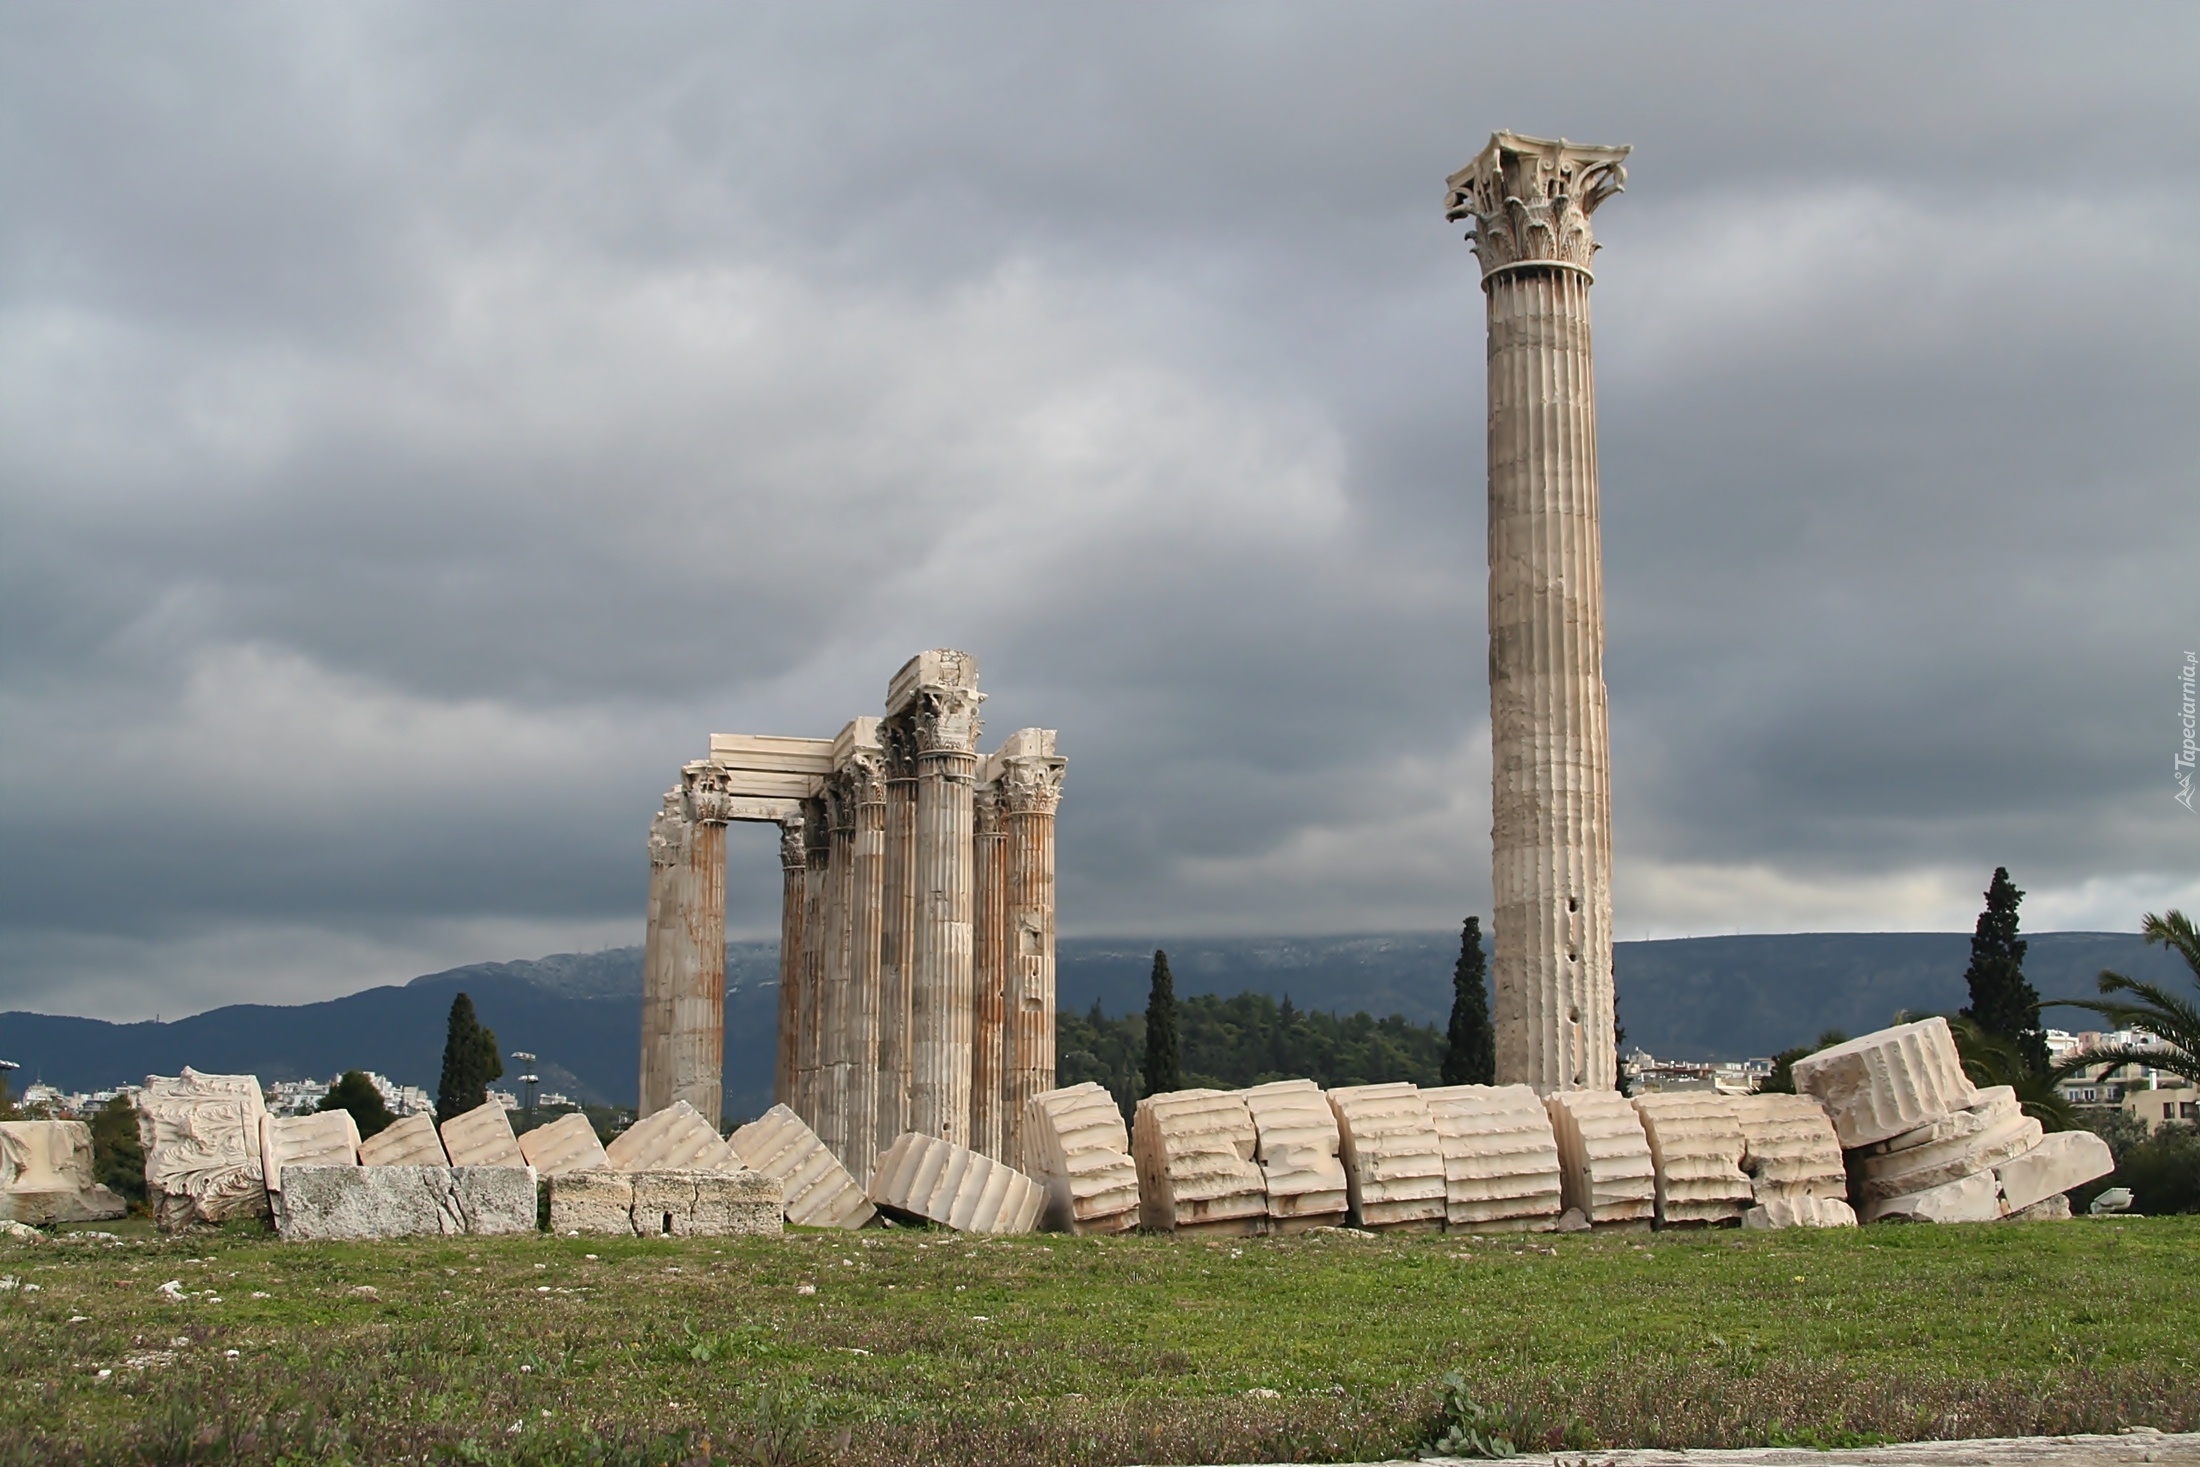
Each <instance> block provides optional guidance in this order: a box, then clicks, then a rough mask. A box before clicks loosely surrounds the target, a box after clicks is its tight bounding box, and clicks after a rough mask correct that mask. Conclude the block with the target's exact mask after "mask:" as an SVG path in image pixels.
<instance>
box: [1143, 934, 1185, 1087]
mask: <svg viewBox="0 0 2200 1467" xmlns="http://www.w3.org/2000/svg"><path fill="white" fill-rule="evenodd" d="M1183 1074H1184V1045H1183V1040H1182V1039H1181V1038H1180V1037H1179V1036H1178V1034H1177V1031H1176V979H1175V978H1173V977H1171V976H1170V974H1169V955H1168V954H1167V953H1165V952H1163V951H1162V950H1161V949H1160V948H1155V949H1154V950H1153V986H1152V987H1151V988H1150V989H1148V990H1147V993H1146V1075H1145V1080H1146V1094H1148V1095H1159V1094H1161V1093H1163V1092H1164V1091H1169V1090H1181V1089H1183V1088H1184V1081H1183Z"/></svg>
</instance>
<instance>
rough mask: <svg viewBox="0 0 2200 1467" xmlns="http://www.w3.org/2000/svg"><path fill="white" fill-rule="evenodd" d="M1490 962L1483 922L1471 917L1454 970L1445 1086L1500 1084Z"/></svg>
mask: <svg viewBox="0 0 2200 1467" xmlns="http://www.w3.org/2000/svg"><path fill="white" fill-rule="evenodd" d="M1488 978H1489V962H1488V960H1487V959H1485V958H1484V957H1483V956H1482V919H1481V918H1480V917H1469V918H1468V919H1467V922H1466V926H1465V927H1464V928H1462V929H1461V931H1460V933H1459V961H1458V962H1457V963H1454V964H1453V965H1452V970H1451V1025H1450V1027H1449V1028H1448V1029H1447V1030H1446V1031H1445V1034H1444V1083H1445V1084H1446V1085H1494V1084H1496V1083H1497V1036H1496V1034H1495V1032H1494V1031H1493V1030H1492V1029H1491V1028H1490V994H1489V983H1488Z"/></svg>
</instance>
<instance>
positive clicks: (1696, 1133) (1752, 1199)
mask: <svg viewBox="0 0 2200 1467" xmlns="http://www.w3.org/2000/svg"><path fill="white" fill-rule="evenodd" d="M1739 1098H1740V1097H1738V1096H1732V1095H1720V1094H1717V1093H1716V1092H1708V1091H1700V1090H1699V1091H1677V1092H1673V1093H1670V1094H1662V1095H1638V1096H1636V1097H1635V1098H1634V1107H1635V1115H1636V1116H1637V1118H1639V1119H1640V1120H1641V1122H1642V1129H1643V1134H1644V1135H1645V1136H1647V1137H1648V1138H1649V1141H1650V1166H1651V1171H1652V1184H1653V1185H1652V1193H1653V1199H1654V1202H1655V1206H1656V1211H1657V1219H1658V1226H1659V1227H1661V1228H1669V1227H1674V1226H1677V1225H1680V1224H1684V1223H1729V1222H1740V1221H1741V1219H1742V1214H1743V1213H1745V1212H1747V1211H1748V1210H1749V1209H1750V1208H1751V1207H1753V1206H1755V1205H1756V1200H1757V1199H1756V1193H1755V1190H1754V1188H1753V1186H1752V1184H1751V1182H1750V1180H1749V1173H1748V1172H1746V1171H1744V1170H1743V1169H1742V1163H1743V1160H1744V1158H1745V1157H1746V1155H1747V1153H1748V1151H1749V1142H1748V1139H1747V1138H1746V1137H1745V1136H1744V1135H1743V1132H1742V1114H1741V1108H1740V1106H1739V1105H1738V1104H1737V1103H1736V1102H1737V1101H1738V1100H1739Z"/></svg>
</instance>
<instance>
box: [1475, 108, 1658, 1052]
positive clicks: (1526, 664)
mask: <svg viewBox="0 0 2200 1467" xmlns="http://www.w3.org/2000/svg"><path fill="white" fill-rule="evenodd" d="M1628 152H1629V149H1627V148H1599V147H1584V146H1581V145H1580V144H1576V143H1569V142H1565V141H1558V142H1551V141H1548V140H1545V139H1543V138H1530V137H1522V136H1520V135H1519V134H1517V133H1509V132H1501V133H1498V134H1496V135H1495V136H1493V137H1492V138H1491V139H1490V144H1489V146H1488V147H1487V148H1485V149H1483V150H1482V152H1481V154H1480V155H1479V156H1478V157H1476V158H1475V160H1474V161H1473V162H1472V163H1469V164H1468V165H1467V166H1466V167H1465V168H1462V169H1461V170H1460V171H1459V172H1457V173H1455V174H1453V175H1452V176H1451V177H1450V178H1449V179H1448V180H1446V190H1447V192H1446V194H1445V211H1444V217H1445V218H1447V219H1450V220H1453V221H1455V222H1456V221H1459V220H1466V221H1469V222H1471V223H1472V224H1473V225H1474V230H1473V233H1471V234H1470V235H1468V238H1469V239H1470V240H1472V241H1473V243H1474V250H1475V254H1476V255H1477V256H1479V257H1480V259H1481V262H1482V290H1483V293H1484V295H1485V296H1486V297H1487V302H1488V311H1489V406H1490V416H1489V477H1490V520H1489V554H1490V616H1489V625H1490V765H1491V831H1490V836H1491V853H1490V879H1491V885H1492V886H1493V888H1494V889H1495V905H1494V907H1493V909H1492V913H1491V915H1492V919H1493V924H1494V926H1495V928H1496V948H1497V953H1496V974H1495V988H1496V998H1497V1003H1496V1010H1497V1012H1496V1030H1497V1082H1498V1083H1499V1084H1501V1085H1504V1084H1527V1085H1531V1086H1533V1087H1534V1088H1535V1089H1536V1091H1537V1092H1538V1093H1541V1094H1549V1093H1550V1092H1552V1091H1554V1090H1573V1089H1596V1090H1608V1089H1610V1088H1612V1086H1613V1085H1614V1084H1615V1083H1616V1080H1617V1055H1616V1054H1615V1052H1614V1042H1613V1032H1612V1031H1613V1008H1612V1002H1613V1001H1612V827H1611V813H1612V794H1611V760H1610V755H1609V752H1608V749H1607V742H1606V741H1607V732H1606V714H1605V694H1604V570H1603V564H1604V562H1603V548H1602V544H1601V542H1600V539H1599V533H1598V528H1597V438H1596V390H1595V381H1594V378H1593V376H1592V373H1591V367H1590V352H1589V284H1590V281H1591V279H1592V277H1591V275H1590V273H1589V260H1590V256H1591V254H1592V253H1593V252H1594V251H1595V250H1596V243H1595V241H1594V240H1593V239H1591V237H1590V233H1589V216H1590V214H1591V213H1593V212H1595V210H1596V207H1597V206H1598V205H1599V204H1601V203H1603V202H1604V201H1605V200H1606V199H1608V198H1610V197H1611V196H1612V195H1613V194H1615V193H1618V192H1619V191H1620V187H1621V185H1623V184H1624V183H1625V182H1626V181H1627V170H1626V169H1625V168H1623V167H1622V166H1621V160H1623V159H1624V158H1625V157H1626V156H1627V154H1628Z"/></svg>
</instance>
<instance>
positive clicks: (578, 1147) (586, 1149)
mask: <svg viewBox="0 0 2200 1467" xmlns="http://www.w3.org/2000/svg"><path fill="white" fill-rule="evenodd" d="M519 1154H520V1156H521V1157H522V1158H523V1159H524V1160H525V1161H526V1163H527V1164H528V1165H529V1166H531V1167H533V1168H534V1169H535V1175H536V1176H538V1177H554V1176H557V1175H559V1174H560V1173H563V1172H587V1171H607V1170H609V1169H610V1166H611V1157H610V1156H609V1155H608V1154H607V1153H606V1152H605V1151H604V1149H603V1142H602V1141H600V1140H598V1139H597V1138H596V1128H595V1127H594V1126H593V1125H591V1124H590V1123H589V1120H588V1117H587V1116H584V1115H582V1114H581V1113H580V1112H579V1111H577V1110H576V1111H569V1112H567V1113H566V1114H564V1115H562V1116H559V1117H558V1118H557V1119H556V1120H554V1121H551V1122H548V1123H547V1124H545V1125H540V1126H537V1127H535V1129H533V1130H532V1131H529V1132H527V1133H526V1134H524V1135H522V1136H521V1137H520V1138H519Z"/></svg>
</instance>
